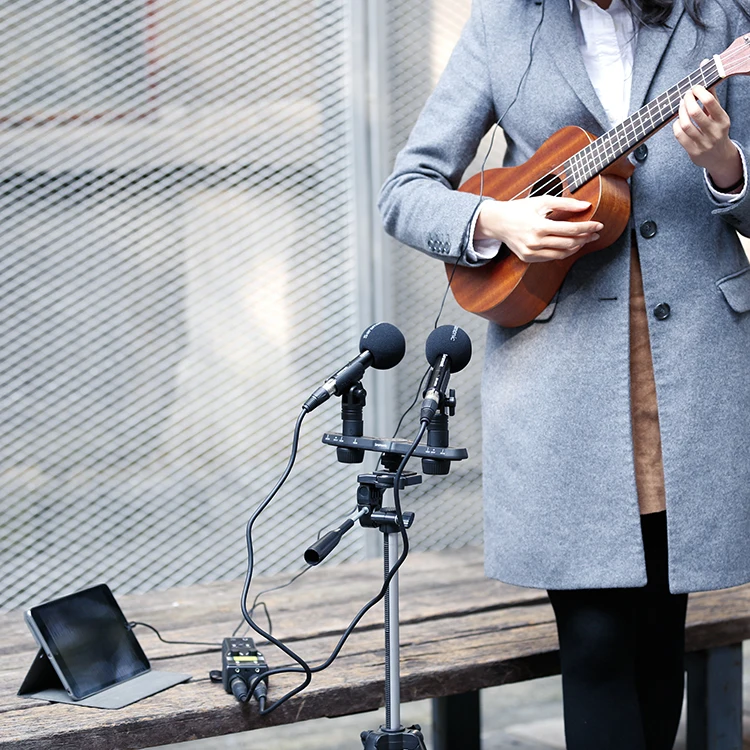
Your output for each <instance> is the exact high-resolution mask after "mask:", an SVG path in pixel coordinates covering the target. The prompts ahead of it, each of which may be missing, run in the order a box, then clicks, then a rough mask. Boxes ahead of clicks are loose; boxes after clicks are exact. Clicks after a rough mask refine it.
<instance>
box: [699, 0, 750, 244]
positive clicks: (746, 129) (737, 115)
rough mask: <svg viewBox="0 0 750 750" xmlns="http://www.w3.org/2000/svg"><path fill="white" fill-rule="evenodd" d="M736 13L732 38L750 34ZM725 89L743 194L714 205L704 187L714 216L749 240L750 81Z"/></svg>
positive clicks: (741, 80)
mask: <svg viewBox="0 0 750 750" xmlns="http://www.w3.org/2000/svg"><path fill="white" fill-rule="evenodd" d="M735 12H736V13H737V15H738V16H740V22H739V24H738V25H737V27H736V29H735V37H738V36H740V35H741V34H742V33H747V32H748V31H750V21H748V20H747V19H745V18H744V16H743V15H742V14H741V13H739V12H738V11H735ZM726 85H727V87H728V90H727V102H726V108H727V113H728V114H729V118H730V120H731V121H732V124H731V126H730V130H729V135H730V136H731V137H732V140H734V142H735V144H736V145H737V147H738V148H739V149H740V151H741V152H742V156H743V162H744V164H743V169H744V176H745V190H744V191H743V195H742V198H740V199H739V200H737V201H733V202H732V203H725V202H720V201H717V200H716V198H714V197H713V196H712V195H711V192H710V190H709V189H708V186H707V185H706V188H705V189H706V192H707V193H708V195H709V198H710V200H711V202H712V203H713V204H714V205H715V206H717V207H716V208H714V209H713V213H714V214H716V215H717V216H720V217H721V218H722V219H723V220H724V221H726V222H727V224H729V225H730V226H731V227H732V228H734V229H735V230H737V231H738V232H739V233H740V234H741V235H743V237H750V189H748V184H747V179H748V175H747V169H748V165H750V150H748V146H750V117H748V113H749V112H750V78H748V77H747V76H734V77H732V78H730V79H729V80H728V81H727V83H726Z"/></svg>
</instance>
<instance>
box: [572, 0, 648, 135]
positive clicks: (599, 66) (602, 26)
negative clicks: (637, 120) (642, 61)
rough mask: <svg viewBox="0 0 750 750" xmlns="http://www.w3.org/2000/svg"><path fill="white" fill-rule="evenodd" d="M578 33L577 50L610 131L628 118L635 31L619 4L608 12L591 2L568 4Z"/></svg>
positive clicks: (614, 3) (574, 0) (619, 0)
mask: <svg viewBox="0 0 750 750" xmlns="http://www.w3.org/2000/svg"><path fill="white" fill-rule="evenodd" d="M570 10H571V12H572V14H573V21H574V23H575V26H576V30H577V32H578V49H579V50H580V51H581V56H582V57H583V64H584V65H585V66H586V72H587V73H588V74H589V78H590V79H591V83H592V85H593V86H594V90H595V91H596V95H597V96H598V97H599V101H600V102H601V103H602V106H603V107H604V111H605V112H606V113H607V117H608V118H609V125H610V127H614V126H615V125H618V124H619V123H621V122H622V121H623V120H624V119H626V118H627V116H628V115H629V114H630V112H629V109H630V87H631V83H632V81H633V53H634V52H635V44H636V39H637V36H638V30H637V27H636V26H635V24H634V23H633V16H632V15H631V14H630V12H629V11H628V9H627V8H626V7H625V5H623V3H622V0H612V3H611V5H610V6H609V8H607V10H604V9H603V8H600V7H599V6H598V5H597V4H596V3H595V2H593V0H570Z"/></svg>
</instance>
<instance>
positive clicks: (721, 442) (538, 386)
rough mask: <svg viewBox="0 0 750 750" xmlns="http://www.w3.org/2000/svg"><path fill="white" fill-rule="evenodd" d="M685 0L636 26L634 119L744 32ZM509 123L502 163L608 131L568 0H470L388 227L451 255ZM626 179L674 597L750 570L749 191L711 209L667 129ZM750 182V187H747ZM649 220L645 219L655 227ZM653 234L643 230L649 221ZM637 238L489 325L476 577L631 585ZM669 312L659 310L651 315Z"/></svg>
mask: <svg viewBox="0 0 750 750" xmlns="http://www.w3.org/2000/svg"><path fill="white" fill-rule="evenodd" d="M703 5H704V11H703V12H704V18H705V20H706V21H707V23H708V29H707V30H706V31H705V32H704V33H703V34H702V35H699V34H698V33H697V31H696V28H695V26H694V25H693V23H692V21H691V19H690V17H689V15H688V14H687V13H686V12H684V8H683V4H682V0H677V2H676V4H675V7H674V9H673V12H672V15H671V18H670V20H669V24H668V26H669V28H667V29H664V28H642V29H641V30H640V33H639V37H638V42H637V48H636V52H635V62H634V70H633V85H632V96H631V106H630V111H631V112H632V111H635V110H636V109H638V108H639V107H641V106H642V105H643V104H644V103H646V102H647V101H649V100H650V99H652V98H654V97H656V96H657V95H658V94H660V93H661V92H663V91H665V90H666V89H668V88H669V87H671V86H672V85H674V84H675V83H677V81H679V80H680V79H682V78H683V77H684V76H685V75H687V74H688V73H689V72H691V71H692V70H694V69H695V68H697V67H698V66H699V64H700V62H701V60H702V59H703V58H706V57H711V56H712V55H713V54H715V53H719V52H723V51H724V49H726V47H727V46H729V44H730V43H731V42H732V41H733V40H734V39H735V38H736V37H738V36H740V35H741V34H743V33H747V32H750V21H747V20H745V19H743V18H742V16H741V14H740V12H739V11H738V10H737V8H736V6H734V5H733V3H732V2H731V0H718V1H716V0H711V1H709V2H705V3H704V4H703ZM542 13H544V16H543V20H542V22H541V26H540V28H539V31H538V35H537V40H536V43H535V46H534V52H533V60H532V62H531V66H530V68H529V72H528V74H527V78H526V80H525V82H524V83H523V86H522V87H521V89H520V91H519V94H518V99H517V101H516V102H515V103H514V104H513V105H512V106H511V107H510V110H509V111H508V112H507V114H506V116H505V118H504V119H503V123H502V126H503V130H504V133H505V136H506V140H507V153H506V157H505V162H506V165H517V164H520V163H522V162H524V161H526V160H527V159H528V158H529V157H530V156H531V155H532V154H533V153H534V151H535V150H536V149H537V148H539V146H540V145H541V144H542V142H543V141H544V140H545V139H546V138H547V137H548V136H549V135H550V134H551V133H553V132H554V131H556V130H558V129H559V128H561V127H563V126H565V125H571V124H576V125H580V126H582V127H583V128H585V129H586V130H588V131H590V132H592V133H594V134H596V135H599V134H601V133H602V132H604V131H605V130H607V129H608V128H609V127H610V124H609V123H608V122H607V119H606V115H605V113H604V111H603V108H602V106H601V104H600V102H599V100H598V98H597V96H596V93H595V91H594V89H593V86H592V85H591V82H590V80H589V78H588V75H587V73H586V70H585V67H584V64H583V60H582V58H581V55H580V53H579V51H578V48H577V45H576V36H575V34H576V32H575V27H574V24H573V20H572V17H571V14H570V9H569V0H544V4H543V5H542V3H541V0H540V2H535V1H534V0H474V6H473V9H472V13H471V17H470V20H469V22H468V24H467V26H466V27H465V29H464V31H463V34H462V36H461V39H460V41H459V43H458V45H457V46H456V49H455V51H454V53H453V55H452V57H451V59H450V62H449V64H448V67H447V69H446V71H445V73H444V75H443V76H442V78H441V80H440V82H439V83H438V85H437V88H436V90H435V92H434V93H433V95H432V96H431V98H430V99H429V101H428V102H427V104H426V106H425V108H424V110H423V112H422V114H421V116H420V118H419V120H418V122H417V124H416V126H415V128H414V130H413V133H412V135H411V138H410V140H409V142H408V144H407V145H406V147H405V148H404V149H403V151H402V152H401V153H400V154H399V156H398V158H397V160H396V164H395V168H394V172H393V174H392V175H391V177H390V178H389V179H388V181H387V182H386V184H385V185H384V187H383V190H382V194H381V200H380V206H381V211H382V215H383V219H384V224H385V228H386V230H387V231H388V232H389V233H390V234H392V235H394V236H395V237H397V238H398V239H400V240H401V241H402V242H404V243H406V244H408V245H411V246H413V247H415V248H418V249H420V250H422V251H424V252H427V253H429V254H430V255H433V256H434V257H436V258H439V259H440V260H442V261H446V260H450V259H455V258H456V257H457V255H458V253H459V249H460V246H461V243H462V241H463V240H464V239H465V237H466V236H467V225H468V224H469V223H470V221H471V217H472V213H473V211H474V210H475V208H476V197H475V196H472V195H467V194H461V193H457V192H455V190H454V188H455V187H456V186H458V185H459V184H460V181H461V177H462V173H463V172H464V170H465V168H466V166H467V165H468V164H469V162H470V161H471V159H472V157H473V156H474V153H475V151H476V149H477V146H478V144H479V141H480V139H481V137H482V136H483V134H484V133H485V132H486V131H487V130H488V129H489V127H490V126H491V125H492V123H493V122H494V121H495V120H496V118H497V117H498V116H499V115H500V114H501V113H503V112H505V110H506V108H507V107H508V105H509V104H510V102H511V100H512V98H513V96H514V94H515V92H516V90H517V88H518V85H519V81H520V80H521V77H522V75H523V73H524V70H525V68H526V65H527V62H528V59H529V45H530V42H531V38H532V34H533V32H534V29H535V28H536V27H537V25H538V24H539V22H540V19H541V18H542ZM716 91H717V95H718V96H719V99H720V101H721V102H722V105H723V106H724V107H725V108H726V109H727V111H728V112H729V115H730V117H731V119H732V128H731V131H730V135H731V137H732V138H733V139H735V141H737V142H738V143H739V144H740V147H741V148H742V150H743V153H744V154H745V158H746V162H747V163H748V164H750V154H748V152H747V150H746V149H745V147H744V146H742V144H744V143H750V79H749V78H747V77H743V76H735V77H733V78H730V79H729V80H727V81H724V82H722V83H721V84H720V85H719V87H718V88H717V90H716ZM647 148H648V154H647V156H646V158H645V160H644V161H642V162H640V163H639V164H638V166H637V168H636V171H635V174H634V175H633V177H632V180H631V192H632V219H631V226H633V227H634V228H635V230H636V233H638V232H639V229H640V228H641V227H642V225H643V224H644V223H645V222H653V223H654V224H655V229H656V233H655V234H654V235H653V236H652V237H650V238H646V237H643V236H641V234H638V244H639V251H640V257H641V264H642V270H643V284H644V289H645V297H646V307H647V310H648V311H649V333H650V338H651V346H652V356H653V363H654V373H655V379H656V387H657V399H658V407H659V420H660V426H661V434H662V445H663V458H664V473H665V484H666V502H667V525H668V543H669V580H670V589H671V591H672V592H674V593H678V592H680V593H681V592H689V591H699V590H708V589H716V588H724V587H729V586H734V585H737V584H741V583H745V582H747V581H748V580H750V269H749V268H748V262H747V259H746V256H745V254H744V252H743V250H742V247H741V244H740V242H739V240H738V238H737V236H736V234H735V230H737V231H739V232H740V233H741V234H743V235H745V236H750V194H746V195H745V196H744V197H743V198H742V199H741V200H740V201H738V202H736V203H732V204H729V205H721V204H719V203H718V202H716V201H715V200H714V199H713V198H712V197H711V195H710V193H709V191H708V189H707V188H706V185H705V182H704V177H703V171H702V170H701V169H698V168H697V167H695V166H694V165H693V164H692V162H691V161H690V160H689V158H688V156H687V154H686V153H685V151H684V150H683V149H682V147H681V146H680V145H679V144H678V143H677V141H676V139H675V138H674V135H673V133H672V130H671V126H667V127H665V128H664V129H662V130H661V131H660V132H659V133H657V134H656V135H655V136H653V137H652V138H651V139H650V140H649V141H648V142H647ZM746 193H750V191H746ZM652 228H653V227H652ZM646 234H649V232H646ZM629 237H630V231H629V230H627V231H626V232H624V233H623V235H622V236H621V237H620V239H619V240H618V241H617V242H616V243H615V244H614V245H613V246H612V247H610V248H607V249H605V250H601V251H599V252H596V253H592V254H591V255H589V256H587V257H584V258H582V259H581V260H579V261H578V262H577V263H576V264H575V265H574V266H573V268H572V270H571V272H570V273H569V275H568V277H567V278H566V280H565V282H564V283H563V286H562V288H561V290H560V292H559V293H558V296H557V299H556V300H554V301H553V302H552V304H550V306H549V307H548V308H547V310H545V311H544V313H542V315H540V316H539V318H538V319H537V320H535V321H534V322H532V323H529V324H528V325H526V326H521V327H518V328H502V327H500V326H497V325H494V324H490V325H489V330H488V334H487V349H486V360H485V368H484V376H483V383H482V409H483V431H484V457H485V458H484V461H485V463H484V493H485V551H486V552H485V554H486V570H487V573H488V575H490V576H492V577H495V578H499V579H501V580H503V581H507V582H509V583H514V584H518V585H522V586H531V587H540V588H551V589H557V588H600V587H601V588H610V587H632V586H643V585H644V584H645V583H646V568H645V562H644V554H643V544H642V538H641V530H640V517H639V508H638V499H637V495H636V485H635V475H634V468H633V445H632V435H631V421H630V389H629V330H628V328H629V326H628V301H629V246H630V240H629ZM665 302H666V303H667V304H668V305H669V306H670V309H671V314H670V315H669V317H667V318H666V319H663V320H660V319H657V318H656V317H655V316H654V315H653V314H651V311H653V309H654V308H655V307H656V306H657V305H659V304H660V303H665Z"/></svg>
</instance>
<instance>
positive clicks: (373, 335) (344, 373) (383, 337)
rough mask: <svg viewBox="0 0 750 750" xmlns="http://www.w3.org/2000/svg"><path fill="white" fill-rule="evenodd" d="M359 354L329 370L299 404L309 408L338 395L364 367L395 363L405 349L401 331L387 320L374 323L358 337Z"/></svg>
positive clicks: (355, 380)
mask: <svg viewBox="0 0 750 750" xmlns="http://www.w3.org/2000/svg"><path fill="white" fill-rule="evenodd" d="M359 351H360V352H361V353H360V354H359V356H357V357H355V358H354V359H353V360H351V362H347V363H346V364H345V365H344V366H343V367H342V368H341V369H339V370H337V371H336V372H334V373H333V375H331V376H330V377H329V378H328V379H327V380H326V381H325V383H323V385H322V386H320V388H317V389H316V390H315V391H314V392H313V393H312V395H311V396H310V397H309V398H308V399H307V401H305V403H304V404H303V405H302V408H303V409H304V410H305V411H308V412H311V411H312V410H313V409H315V408H317V407H318V406H320V405H321V404H322V403H324V402H325V401H327V400H328V399H329V398H330V397H331V396H334V395H335V396H340V395H341V394H342V393H344V391H346V389H347V388H350V387H351V386H353V385H354V384H355V383H358V382H359V381H360V380H362V377H363V375H364V374H365V370H366V369H367V368H368V367H374V368H375V369H376V370H388V369H390V368H391V367H395V366H396V365H397V364H398V363H399V362H400V361H401V360H402V359H403V358H404V353H405V352H406V341H405V339H404V334H403V333H401V331H399V330H398V328H396V326H394V325H391V324H390V323H375V324H373V325H371V326H370V327H369V328H367V329H366V330H365V331H364V332H363V333H362V336H361V337H360V339H359Z"/></svg>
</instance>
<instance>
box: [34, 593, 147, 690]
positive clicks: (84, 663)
mask: <svg viewBox="0 0 750 750" xmlns="http://www.w3.org/2000/svg"><path fill="white" fill-rule="evenodd" d="M25 618H26V622H27V624H28V626H29V629H30V630H31V632H32V633H33V634H34V637H35V638H36V639H37V642H38V643H39V645H40V646H41V647H42V649H44V652H45V653H46V654H47V657H48V658H49V660H50V661H51V662H52V665H53V666H54V667H55V670H56V672H57V673H58V675H59V676H60V679H61V681H62V683H63V687H64V688H65V690H67V692H68V694H69V695H70V696H71V697H72V698H73V699H75V700H80V699H81V698H86V697H87V696H89V695H94V693H98V692H100V691H102V690H105V689H106V688H108V687H112V686H113V685H118V684H119V683H121V682H124V681H126V680H130V679H132V678H133V677H137V676H138V675H141V674H144V673H145V672H148V671H149V670H150V668H151V667H150V665H149V662H148V659H147V658H146V655H145V654H144V653H143V650H142V649H141V647H140V644H139V643H138V641H137V640H136V637H135V635H134V633H133V631H132V630H131V629H130V628H128V623H127V620H126V619H125V615H123V613H122V610H121V609H120V607H119V605H118V604H117V602H116V601H115V598H114V596H113V595H112V592H111V591H110V590H109V587H108V586H107V585H106V584H101V585H99V586H94V587H93V588H90V589H86V590H84V591H79V592H78V593H75V594H71V595H70V596H64V597H62V598H61V599H55V600H53V601H50V602H46V603H45V604H41V605H39V606H38V607H32V608H31V609H30V610H28V611H27V612H26V614H25Z"/></svg>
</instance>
